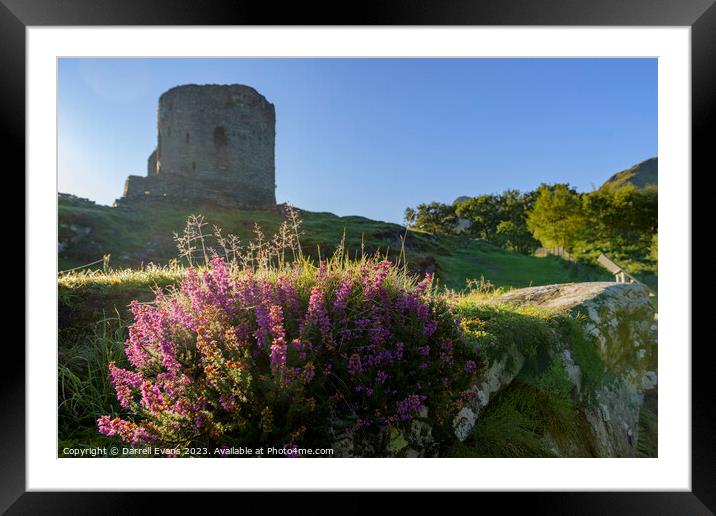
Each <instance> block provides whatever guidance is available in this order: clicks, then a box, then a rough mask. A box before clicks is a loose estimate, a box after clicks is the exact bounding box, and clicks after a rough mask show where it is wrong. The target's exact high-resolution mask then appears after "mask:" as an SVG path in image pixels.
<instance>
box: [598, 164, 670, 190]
mask: <svg viewBox="0 0 716 516" xmlns="http://www.w3.org/2000/svg"><path fill="white" fill-rule="evenodd" d="M627 184H632V185H634V186H636V187H638V188H644V187H645V186H648V185H658V184H659V158H649V159H647V160H646V161H642V162H641V163H637V164H636V165H634V166H633V167H631V168H628V169H626V170H622V171H621V172H617V173H616V174H614V175H613V176H612V177H610V178H609V179H607V180H606V181H605V182H604V184H603V185H602V188H603V189H606V190H616V189H618V188H621V187H622V186H624V185H627Z"/></svg>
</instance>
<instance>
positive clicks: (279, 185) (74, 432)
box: [45, 56, 688, 464]
mask: <svg viewBox="0 0 716 516" xmlns="http://www.w3.org/2000/svg"><path fill="white" fill-rule="evenodd" d="M56 63H57V91H56V95H57V97H56V98H57V106H56V107H57V112H56V116H57V125H56V137H57V177H56V181H57V228H56V230H57V242H56V246H57V247H56V252H57V255H56V260H57V262H56V263H57V269H56V284H57V320H58V327H57V346H56V348H54V347H53V348H52V349H51V350H50V348H49V347H48V348H47V349H46V350H45V351H46V352H47V353H56V367H57V400H56V414H50V413H48V414H47V417H48V418H50V417H56V420H57V454H56V458H57V459H60V460H61V461H70V462H73V463H75V461H72V460H71V459H96V458H105V459H107V458H112V459H120V458H138V459H165V458H212V459H220V458H234V459H239V458H249V459H256V458H299V459H301V458H321V459H323V458H325V459H329V458H384V459H385V458H389V459H404V458H426V459H427V458H457V459H462V458H541V459H551V458H622V459H634V460H636V459H640V458H658V457H659V455H660V454H659V431H658V429H659V420H658V412H659V411H658V375H659V364H658V360H657V357H658V311H659V310H658V306H659V303H658V301H659V273H658V272H659V271H658V262H659V259H658V257H659V254H658V227H659V217H658V215H659V211H658V183H659V177H658V176H659V173H658V172H659V170H658V169H659V149H660V143H661V142H660V138H659V136H660V132H659V129H660V128H659V123H658V122H659V115H660V113H659V108H660V104H659V84H660V76H659V72H660V63H659V59H658V58H656V57H494V58H487V57H332V58H328V57H326V58H320V57H77V56H71V57H70V56H68V57H58V58H57V60H56ZM662 150H663V149H662ZM667 150H668V148H667ZM662 157H663V158H664V160H666V161H664V166H665V167H666V168H665V170H666V171H668V170H669V168H668V167H667V166H666V164H667V161H668V154H663V153H662ZM671 172H673V173H676V171H674V170H672V171H671ZM683 172H684V173H687V172H688V171H683ZM664 188H665V190H664V191H665V192H667V191H668V188H667V187H666V186H665V187H664ZM665 201H666V200H665ZM53 210H54V208H53ZM664 242H665V241H664V240H662V243H664ZM665 245H666V244H665ZM665 263H666V262H665ZM665 266H666V265H665ZM665 270H666V269H665ZM666 278H667V276H666V273H665V276H664V278H663V279H664V281H665V282H666ZM51 279H52V278H50V280H51ZM665 284H666V283H665ZM665 288H666V287H665ZM668 292H669V290H664V297H663V303H666V302H667V300H668V295H667V293H668ZM662 308H663V309H664V312H665V314H666V313H667V310H666V305H663V306H662ZM664 321H665V319H664V320H662V322H664ZM662 330H663V328H662ZM53 367H54V365H53ZM665 367H666V365H665ZM665 378H666V376H665ZM665 385H666V384H665ZM667 390H668V389H667ZM667 390H665V392H667ZM666 420H668V418H666ZM666 420H665V421H666ZM662 430H663V429H662ZM391 462H392V461H391ZM418 462H422V461H418ZM322 463H323V462H322ZM140 464H141V463H140ZM274 464H275V463H274ZM286 464H291V463H286Z"/></svg>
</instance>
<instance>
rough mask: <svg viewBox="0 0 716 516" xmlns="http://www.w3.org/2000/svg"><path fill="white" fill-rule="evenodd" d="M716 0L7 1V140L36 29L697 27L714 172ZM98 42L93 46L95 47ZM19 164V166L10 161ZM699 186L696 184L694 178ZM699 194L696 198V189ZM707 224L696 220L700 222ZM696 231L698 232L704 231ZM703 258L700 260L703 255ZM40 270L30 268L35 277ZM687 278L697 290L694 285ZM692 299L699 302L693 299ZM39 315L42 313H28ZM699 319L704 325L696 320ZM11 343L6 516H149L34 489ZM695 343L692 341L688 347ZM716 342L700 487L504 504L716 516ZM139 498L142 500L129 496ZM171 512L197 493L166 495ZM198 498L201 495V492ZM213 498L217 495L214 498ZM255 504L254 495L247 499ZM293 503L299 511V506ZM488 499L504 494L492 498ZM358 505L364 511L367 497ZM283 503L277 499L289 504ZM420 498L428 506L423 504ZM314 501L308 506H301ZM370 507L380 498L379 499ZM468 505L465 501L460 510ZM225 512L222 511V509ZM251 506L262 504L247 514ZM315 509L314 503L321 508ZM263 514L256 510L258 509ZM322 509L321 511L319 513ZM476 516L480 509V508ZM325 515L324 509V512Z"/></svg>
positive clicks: (109, 501) (3, 97)
mask: <svg viewBox="0 0 716 516" xmlns="http://www.w3.org/2000/svg"><path fill="white" fill-rule="evenodd" d="M715 1H716V0H600V1H595V0H532V1H525V0H482V1H480V0H452V1H446V0H413V1H411V2H405V1H402V2H401V1H382V2H362V3H360V4H355V5H356V7H355V8H354V9H350V8H346V7H347V4H342V3H339V2H334V3H332V4H330V5H323V4H322V3H321V2H311V3H310V4H308V3H282V4H280V5H278V4H276V5H274V3H273V2H270V1H265V2H262V3H261V2H255V1H254V2H249V1H244V0H214V1H212V2H202V1H201V0H171V1H169V0H142V1H138V0H122V1H121V2H120V1H116V0H115V1H109V0H71V1H70V0H64V1H62V0H0V40H1V44H0V77H2V83H1V84H2V88H1V89H0V106H1V113H2V116H1V117H0V136H1V139H0V141H2V142H3V154H4V155H5V163H10V162H12V163H14V164H15V165H14V167H15V170H20V168H21V167H22V168H23V169H24V166H25V145H24V143H25V131H24V129H25V112H26V111H25V106H26V102H25V87H26V84H25V30H26V28H27V27H28V26H50V25H51V26H71V25H94V26H104V25H157V26H160V25H204V26H210V25H493V26H494V25H513V26H525V25H532V26H534V25H549V26H567V25H571V26H600V25H601V26H689V27H691V37H692V41H691V50H692V54H691V71H692V170H700V169H702V168H703V169H704V170H703V172H702V173H706V172H707V170H706V168H707V163H708V164H709V165H711V163H709V162H708V160H709V157H710V153H711V151H712V147H713V143H712V137H709V135H710V134H713V133H714V131H713V130H714V125H716V5H714V2H715ZM87 44H88V45H91V42H87ZM10 157H12V158H15V159H14V160H12V161H11V160H9V159H8V158H10ZM691 174H692V176H691V177H692V180H693V178H694V174H693V172H692V173H691ZM692 191H693V190H692ZM694 222H696V220H694ZM692 234H693V231H692ZM692 262H693V258H692ZM30 272H31V271H28V270H26V271H25V275H26V278H27V275H28V274H30ZM687 281H689V282H691V278H688V279H687ZM684 302H688V303H691V300H684ZM26 309H27V310H32V306H27V307H26ZM692 319H693V317H692ZM11 340H12V339H6V349H5V355H4V356H5V357H6V360H5V364H14V365H15V366H13V367H11V366H8V365H6V366H5V367H3V374H2V375H0V400H1V403H0V406H2V407H3V410H2V425H1V426H0V428H1V430H0V431H1V432H2V439H1V440H0V462H1V463H2V468H0V475H1V477H2V478H1V480H0V511H5V510H7V511H8V514H45V513H47V514H65V513H67V514H104V513H115V512H122V511H121V508H122V507H123V506H125V505H127V504H131V506H132V507H134V508H135V511H134V512H141V511H139V509H138V508H140V507H141V506H142V505H143V504H144V503H145V502H144V501H142V500H143V499H144V498H146V497H147V496H149V495H147V494H143V495H140V494H136V493H135V494H132V495H128V494H126V493H119V492H114V493H57V492H52V493H38V492H31V493H28V492H25V471H26V464H25V447H26V439H25V430H26V429H25V380H26V378H25V368H24V367H19V364H24V363H25V355H24V351H23V350H22V349H21V348H20V347H19V346H17V345H14V348H13V347H12V346H11ZM683 344H684V345H688V344H689V343H683ZM710 347H711V345H710V339H706V340H702V341H701V342H699V343H698V345H696V346H693V347H692V371H693V376H692V379H693V383H692V458H691V459H692V463H691V464H692V491H690V492H639V493H636V492H623V493H614V492H608V493H599V492H590V493H529V494H520V495H516V494H514V493H511V494H508V495H507V496H504V495H502V496H501V497H500V498H501V499H500V500H498V502H499V503H500V507H501V508H502V509H503V510H504V509H509V508H511V507H512V506H514V504H516V503H517V504H522V503H527V504H529V506H530V510H531V511H534V510H537V511H538V512H542V511H549V512H550V513H551V514H604V513H629V514H636V513H638V514H648V513H652V514H711V513H712V511H714V510H716V445H715V444H714V443H715V442H716V441H715V440H714V437H713V436H714V432H715V431H716V428H715V425H714V422H715V421H716V411H715V410H714V404H713V403H712V400H711V392H712V389H713V387H712V383H711V382H710V380H711V377H712V376H713V375H712V371H711V369H712V368H713V366H712V365H711V364H712V362H711V361H710V360H709V351H710V349H709V348H710ZM130 496H131V499H130V498H129V497H130ZM160 496H161V497H162V503H163V504H165V503H166V504H167V505H166V506H165V507H164V508H165V509H170V507H171V506H172V505H174V504H177V505H179V504H181V506H184V505H185V504H186V503H187V502H188V501H189V500H188V497H187V495H178V494H177V493H175V494H173V495H172V496H171V497H169V496H166V495H160ZM192 496H195V495H192ZM211 496H217V495H216V494H213V495H211ZM240 496H242V497H243V500H247V498H246V497H247V496H248V495H247V494H242V495H240ZM294 496H295V495H292V498H291V500H290V501H289V503H292V504H293V503H296V499H295V498H294ZM483 496H484V497H488V496H490V497H493V495H488V494H484V495H483ZM354 498H355V502H351V503H348V504H346V507H349V509H348V510H353V511H355V510H358V509H360V507H361V505H362V504H363V501H359V500H358V498H357V497H354ZM280 499H281V497H276V498H275V500H279V501H280ZM413 500H414V501H417V502H418V503H422V501H421V497H419V496H418V497H414V498H413ZM298 503H299V504H300V503H303V502H298ZM368 503H370V502H368ZM457 503H459V502H457ZM217 507H218V506H217ZM244 507H250V505H247V506H244ZM311 509H314V507H311ZM254 510H255V509H254ZM315 510H320V507H315ZM475 510H479V507H478V506H475ZM312 512H313V511H312Z"/></svg>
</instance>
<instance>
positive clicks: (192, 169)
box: [191, 161, 196, 172]
mask: <svg viewBox="0 0 716 516" xmlns="http://www.w3.org/2000/svg"><path fill="white" fill-rule="evenodd" d="M191 171H192V172H196V161H192V162H191Z"/></svg>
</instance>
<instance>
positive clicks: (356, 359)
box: [348, 353, 363, 375]
mask: <svg viewBox="0 0 716 516" xmlns="http://www.w3.org/2000/svg"><path fill="white" fill-rule="evenodd" d="M362 369H363V368H362V365H361V361H360V355H358V354H357V353H353V354H352V355H351V357H350V358H349V359H348V372H349V373H350V374H352V375H356V374H360V372H361V371H362Z"/></svg>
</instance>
